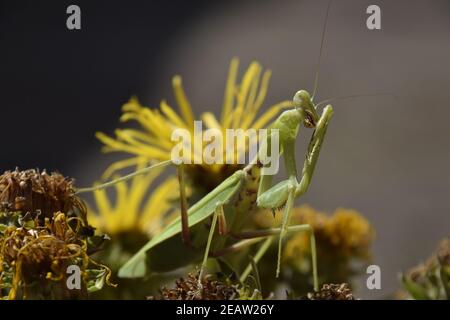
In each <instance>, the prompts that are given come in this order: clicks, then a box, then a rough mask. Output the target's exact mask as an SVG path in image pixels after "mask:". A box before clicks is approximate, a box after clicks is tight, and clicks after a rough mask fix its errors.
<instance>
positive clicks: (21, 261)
mask: <svg viewBox="0 0 450 320" xmlns="http://www.w3.org/2000/svg"><path fill="white" fill-rule="evenodd" d="M94 230H95V229H94V228H92V227H91V226H90V225H89V224H88V222H87V220H86V207H85V205H84V203H83V202H82V201H81V199H79V198H78V197H76V196H75V189H74V187H73V180H72V179H69V178H65V177H64V176H62V175H61V174H59V173H52V174H50V175H49V174H47V173H46V172H45V171H43V172H42V173H41V172H39V171H38V170H25V171H19V170H15V171H7V172H5V173H4V174H2V175H0V297H6V298H8V299H73V298H82V297H86V295H87V292H88V291H95V290H98V289H100V288H101V287H102V285H103V283H104V282H106V283H108V284H109V277H110V274H111V272H110V270H109V268H107V267H106V266H103V265H101V264H99V263H97V262H95V261H93V260H92V259H91V257H90V255H91V254H92V253H93V252H95V251H96V250H98V248H99V245H100V244H101V243H102V242H103V240H104V239H105V238H104V237H103V236H96V235H94ZM69 266H78V268H79V270H80V272H81V275H80V276H81V278H82V279H80V280H82V281H81V282H82V284H81V288H79V289H77V290H70V289H69V288H68V285H67V279H68V276H70V273H69V274H68V273H67V270H68V267H69Z"/></svg>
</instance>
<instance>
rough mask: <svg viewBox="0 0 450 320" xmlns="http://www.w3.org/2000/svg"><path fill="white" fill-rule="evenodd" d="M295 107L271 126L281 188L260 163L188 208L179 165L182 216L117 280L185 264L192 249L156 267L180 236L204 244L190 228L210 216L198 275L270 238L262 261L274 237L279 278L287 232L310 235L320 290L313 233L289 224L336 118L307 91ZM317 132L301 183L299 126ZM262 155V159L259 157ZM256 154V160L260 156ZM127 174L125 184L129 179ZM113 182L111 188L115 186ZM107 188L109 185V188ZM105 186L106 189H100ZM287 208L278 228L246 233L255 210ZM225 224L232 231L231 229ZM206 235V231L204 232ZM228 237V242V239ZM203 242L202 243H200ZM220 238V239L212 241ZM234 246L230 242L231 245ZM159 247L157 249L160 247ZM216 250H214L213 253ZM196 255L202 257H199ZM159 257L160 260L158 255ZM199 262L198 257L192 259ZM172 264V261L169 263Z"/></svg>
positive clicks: (298, 96) (193, 243)
mask: <svg viewBox="0 0 450 320" xmlns="http://www.w3.org/2000/svg"><path fill="white" fill-rule="evenodd" d="M293 102H294V106H295V107H294V108H293V109H291V110H286V111H284V112H283V113H282V114H281V115H280V116H279V117H278V118H277V119H276V120H275V121H274V122H273V124H272V125H271V126H270V127H269V129H270V131H274V130H278V132H279V140H280V141H279V145H280V149H281V154H282V156H283V158H284V163H285V167H286V171H287V173H288V177H287V179H285V180H282V181H281V182H279V183H278V184H275V185H273V186H272V176H271V175H264V174H263V175H261V169H262V164H261V163H260V162H259V161H258V159H256V161H252V162H251V163H250V164H249V165H247V166H246V167H245V168H243V169H241V170H238V171H236V172H235V173H234V174H232V175H231V176H230V177H228V178H227V179H226V180H224V181H223V182H222V183H221V184H219V185H218V186H217V187H216V188H215V189H213V190H212V191H211V192H210V193H209V194H207V195H206V196H205V197H203V198H202V199H201V200H199V201H198V202H197V203H195V204H194V205H193V206H191V207H190V208H189V209H187V206H186V198H185V194H184V192H183V190H184V176H183V171H182V165H179V166H178V177H179V181H180V185H181V188H180V190H181V194H180V198H181V209H182V210H181V212H182V214H181V217H179V218H178V219H176V220H175V221H173V222H172V223H171V224H170V225H168V226H167V227H166V228H165V229H164V230H163V231H162V232H161V233H160V234H159V235H157V236H155V237H154V238H152V239H151V240H150V242H148V243H147V244H146V245H145V246H144V247H143V248H142V249H141V250H140V251H139V252H138V253H136V254H135V255H134V256H133V257H132V258H131V259H130V260H129V261H128V262H127V263H126V264H125V265H124V266H123V267H122V268H121V269H120V270H119V277H126V278H128V277H131V278H135V277H143V276H144V275H145V274H146V272H147V270H146V269H147V264H148V265H149V267H150V269H153V270H164V269H171V268H175V267H177V266H178V264H179V263H180V262H181V261H182V260H183V258H184V257H183V256H184V255H185V254H186V253H189V251H190V250H179V251H177V253H178V252H179V253H180V254H179V256H178V257H174V258H176V259H175V260H177V261H176V263H175V264H173V265H170V263H169V265H165V266H161V265H158V263H159V262H160V261H164V260H166V259H165V258H166V257H165V258H163V259H162V258H159V259H158V258H156V256H157V255H158V254H159V255H161V254H162V255H168V254H170V251H168V250H170V249H171V247H170V244H171V242H172V243H173V240H174V239H176V240H175V241H177V243H179V242H178V241H179V239H178V237H177V236H179V235H181V236H182V239H183V241H184V242H185V243H189V244H190V245H189V246H190V247H191V248H192V247H193V248H196V247H198V246H201V245H202V243H204V237H201V235H203V236H204V235H205V232H204V231H203V230H199V231H197V233H200V238H199V237H198V236H197V239H192V240H191V239H190V233H191V232H190V229H191V228H195V227H197V230H198V226H199V225H200V224H201V222H204V221H205V220H206V219H207V218H209V217H211V216H212V222H211V226H210V231H209V234H208V238H207V243H206V249H205V253H204V256H203V263H202V268H201V270H200V274H202V273H203V270H204V268H205V267H206V261H207V258H208V257H209V256H213V257H221V256H223V255H226V254H228V253H230V252H235V251H237V250H239V249H241V248H243V247H246V246H249V245H252V244H255V243H257V242H260V241H262V240H266V241H265V242H264V243H263V245H262V246H261V248H260V250H259V251H258V252H257V254H256V256H255V260H256V261H258V260H259V259H260V258H261V257H262V255H263V254H264V251H265V250H267V248H268V247H269V245H270V243H271V242H272V241H273V238H274V237H276V236H278V237H279V240H278V262H277V276H278V274H279V272H280V259H281V249H282V242H283V239H284V237H285V236H286V235H287V234H288V233H293V232H308V233H309V235H310V246H311V259H312V269H313V279H314V289H315V290H318V286H319V284H318V275H317V258H316V247H315V239H314V233H313V230H312V229H311V227H310V226H309V225H289V219H290V213H291V210H292V207H293V204H294V200H295V199H296V198H298V197H300V196H301V195H303V194H304V193H305V192H306V191H307V189H308V187H309V185H310V183H311V179H312V176H313V173H314V169H315V167H316V163H317V160H318V157H319V153H320V150H321V147H322V144H323V141H324V138H325V134H326V131H327V127H328V124H329V122H330V119H331V117H332V115H333V108H332V106H331V105H327V106H326V107H325V108H324V109H323V111H322V114H321V115H319V113H318V111H317V109H316V105H314V103H313V101H312V99H311V97H310V95H309V93H308V92H307V91H305V90H300V91H298V92H297V93H296V94H295V96H294V98H293ZM302 125H303V126H305V127H306V128H314V133H313V134H312V137H311V140H310V143H309V146H308V151H307V155H306V159H305V161H304V165H303V169H302V171H301V175H300V180H298V174H297V167H296V159H295V142H296V138H297V135H298V133H299V129H300V127H301V126H302ZM258 156H259V155H258ZM258 156H257V157H258ZM170 164H171V161H170V160H169V161H165V162H160V163H158V164H155V165H152V166H149V167H147V168H145V169H142V170H140V171H137V172H135V173H132V174H131V175H133V176H134V175H136V174H142V173H144V171H145V172H147V171H148V170H151V169H153V168H156V167H160V166H167V165H170ZM131 175H129V176H124V177H123V178H121V180H126V179H128V178H129V177H130V176H131ZM116 182H117V181H112V182H109V183H107V184H112V183H116ZM106 186H107V185H106ZM100 187H105V185H102V186H98V187H97V188H100ZM281 207H283V208H284V209H283V220H282V225H281V227H280V228H271V229H261V230H253V231H248V230H243V227H244V226H245V220H246V219H248V217H249V215H250V214H251V213H252V212H257V209H258V208H266V209H273V210H275V209H278V208H281ZM216 224H218V233H219V237H216V239H215V238H214V233H215V229H216ZM227 225H230V226H231V228H229V229H227ZM202 231H203V232H202ZM227 238H228V239H227ZM199 239H200V240H199ZM230 239H231V241H229V240H230ZM214 240H216V241H214ZM230 242H231V244H230ZM158 247H159V248H158ZM212 248H213V250H211V249H212ZM197 256H198V255H197ZM160 257H161V256H160ZM192 257H194V258H195V254H194V255H192ZM169 260H170V259H169ZM249 272H250V269H249V268H247V269H246V270H245V271H244V272H243V273H242V274H241V281H243V280H245V278H246V277H247V276H248V274H249Z"/></svg>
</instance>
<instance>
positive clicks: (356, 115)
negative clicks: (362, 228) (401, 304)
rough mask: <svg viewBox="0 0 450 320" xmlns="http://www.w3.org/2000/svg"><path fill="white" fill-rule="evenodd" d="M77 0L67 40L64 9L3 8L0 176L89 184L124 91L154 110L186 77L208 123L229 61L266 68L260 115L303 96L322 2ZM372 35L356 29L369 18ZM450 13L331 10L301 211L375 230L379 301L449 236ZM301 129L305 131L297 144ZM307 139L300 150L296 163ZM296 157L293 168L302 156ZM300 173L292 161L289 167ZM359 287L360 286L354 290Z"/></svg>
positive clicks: (351, 5) (443, 5) (437, 6)
mask: <svg viewBox="0 0 450 320" xmlns="http://www.w3.org/2000/svg"><path fill="white" fill-rule="evenodd" d="M119 3H120V2H118V3H115V4H111V3H108V2H106V1H98V2H97V1H96V2H95V3H92V2H83V1H80V2H79V3H78V4H79V5H80V7H81V9H82V30H81V31H79V32H78V33H77V32H69V31H67V29H65V19H66V15H65V8H66V7H67V6H68V5H69V4H71V3H69V2H67V3H66V2H64V1H59V2H58V3H57V4H54V3H51V2H45V4H44V2H43V3H41V4H39V5H38V4H35V3H32V2H31V1H29V2H27V1H22V2H21V1H16V2H12V1H11V2H0V43H1V50H0V67H1V70H2V71H1V72H0V93H1V99H2V107H1V109H0V110H1V113H0V115H1V122H2V128H3V130H2V132H3V139H2V151H1V153H0V165H1V168H2V169H5V170H6V169H10V168H13V167H14V166H16V165H19V166H20V167H22V168H25V167H35V166H39V167H41V168H42V167H47V168H49V169H59V170H61V171H62V172H64V173H65V174H67V175H72V176H75V177H77V178H78V182H79V185H85V184H90V183H91V182H92V180H94V179H95V178H97V177H98V176H99V174H100V173H101V172H102V170H103V169H104V167H105V166H106V165H107V164H108V163H110V162H111V161H112V160H113V159H114V157H108V156H103V155H100V154H99V152H98V150H99V148H100V144H99V142H98V141H96V140H95V138H94V132H95V131H97V130H101V131H104V132H108V133H112V131H113V129H114V128H115V127H116V126H117V124H118V117H119V115H120V107H121V104H122V103H124V102H125V101H126V100H127V99H128V98H129V96H130V95H132V94H137V95H138V97H139V98H140V99H141V101H142V102H143V103H144V104H146V105H150V106H154V107H157V106H158V105H159V101H160V99H162V98H167V99H168V100H169V102H170V101H173V96H172V93H171V88H170V79H171V77H172V75H173V74H180V75H182V76H183V80H184V84H185V88H186V91H187V94H188V97H189V98H190V100H191V103H192V104H193V106H194V109H195V112H196V113H197V114H199V113H200V112H202V111H206V110H213V111H215V112H216V114H218V113H219V112H220V108H221V104H222V98H223V90H224V87H225V80H226V75H227V70H228V65H229V62H230V59H231V58H232V57H234V56H237V57H239V58H240V59H241V70H243V69H244V68H245V67H246V66H247V65H248V63H250V62H251V61H252V60H253V59H256V60H258V61H259V62H260V63H262V64H263V66H264V67H267V68H270V69H271V70H272V72H273V74H272V78H271V85H270V89H269V92H268V98H267V100H266V104H265V105H266V106H268V105H270V104H271V103H273V102H277V101H280V100H284V99H286V98H291V96H292V95H293V93H294V92H295V91H297V90H298V89H307V90H312V83H313V78H314V73H315V66H316V62H317V59H318V54H319V47H320V36H321V30H322V27H323V22H324V18H325V10H326V6H327V1H313V0H309V1H300V0H296V1H227V2H225V1H224V2H206V1H194V2H189V3H188V2H187V1H185V2H183V1H176V0H174V1H166V2H164V1H150V2H143V1H129V2H123V3H122V4H119ZM370 4H377V5H379V6H380V7H381V10H382V30H375V31H370V30H368V29H367V28H366V18H367V14H366V8H367V6H368V5H370ZM449 18H450V2H449V1H447V0H435V1H425V0H422V1H407V0H395V1H392V0H391V1H364V0H339V1H334V3H333V5H332V7H331V11H330V16H329V22H328V31H327V35H326V43H325V47H324V54H323V63H322V71H321V78H320V84H319V92H318V99H319V100H322V99H326V98H330V97H336V96H343V95H351V94H360V93H369V92H370V93H377V92H392V93H394V94H395V97H391V96H380V97H365V98H357V99H352V100H345V101H336V102H335V103H333V105H334V108H335V116H334V118H333V120H332V123H331V126H330V128H329V131H328V136H327V139H326V142H325V144H324V147H323V151H322V153H321V156H320V160H319V163H318V168H317V171H316V174H315V177H314V179H313V184H312V186H311V188H310V190H309V192H308V194H307V195H306V196H305V197H304V198H303V199H301V201H299V203H302V202H307V203H309V204H311V205H313V206H314V207H316V208H318V209H321V210H328V211H332V210H334V209H335V208H336V207H349V208H354V209H357V210H359V211H360V212H362V213H363V214H364V215H365V216H366V217H367V218H368V219H369V220H370V221H371V222H372V224H373V225H374V227H375V229H376V231H377V239H376V242H375V246H374V252H375V261H374V262H375V263H376V264H378V265H380V267H381V270H382V290H380V291H377V290H374V291H368V290H367V289H364V286H363V287H361V290H362V291H361V292H362V297H364V298H369V299H371V298H381V297H385V296H387V295H389V294H391V293H393V292H394V291H395V290H396V289H397V288H398V287H399V283H398V281H397V278H398V274H399V272H400V271H401V270H406V269H408V268H409V267H411V266H413V265H416V264H417V263H419V262H421V261H422V260H424V259H425V258H427V257H428V255H429V254H430V253H431V251H432V250H433V249H434V248H435V246H436V245H437V243H438V241H439V239H441V238H443V237H445V236H447V235H449V231H450V230H449V229H450V202H449V195H450V194H449V191H450V169H449V168H448V164H449V162H450V148H449V147H450V142H449V136H450V125H449V123H448V121H449V118H450V61H449V60H448V59H449V56H450V41H449V40H450V19H449ZM303 133H305V131H304V132H303ZM307 139H308V138H307V137H306V135H303V137H302V139H300V141H299V145H298V148H299V157H300V156H302V152H303V150H304V149H305V148H306V144H307ZM299 159H301V158H299ZM299 163H301V161H299ZM361 284H364V281H361Z"/></svg>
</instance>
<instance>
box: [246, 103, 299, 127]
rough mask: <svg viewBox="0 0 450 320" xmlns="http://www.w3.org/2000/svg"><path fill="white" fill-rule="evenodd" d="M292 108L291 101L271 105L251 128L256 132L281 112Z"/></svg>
mask: <svg viewBox="0 0 450 320" xmlns="http://www.w3.org/2000/svg"><path fill="white" fill-rule="evenodd" d="M293 107H294V103H293V102H292V101H291V100H286V101H282V102H280V103H277V104H275V105H273V106H272V107H270V108H269V110H267V111H266V112H264V113H263V114H262V116H261V117H260V118H259V119H258V120H257V121H256V122H255V123H254V124H253V125H252V128H253V129H256V130H258V129H261V128H264V127H265V126H266V125H267V124H268V123H269V122H270V121H271V120H272V119H273V118H275V117H276V116H277V114H278V113H279V112H280V111H281V110H283V109H287V108H293Z"/></svg>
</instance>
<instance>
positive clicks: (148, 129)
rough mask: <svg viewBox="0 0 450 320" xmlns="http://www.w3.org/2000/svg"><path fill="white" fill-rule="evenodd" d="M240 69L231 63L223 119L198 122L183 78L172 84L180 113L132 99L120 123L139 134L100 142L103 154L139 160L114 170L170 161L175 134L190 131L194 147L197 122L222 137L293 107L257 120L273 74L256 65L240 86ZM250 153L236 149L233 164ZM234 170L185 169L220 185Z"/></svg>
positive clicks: (121, 133)
mask: <svg viewBox="0 0 450 320" xmlns="http://www.w3.org/2000/svg"><path fill="white" fill-rule="evenodd" d="M238 65H239V62H238V59H233V60H232V61H231V64H230V69H229V74H228V79H227V83H226V88H225V95H224V101H223V106H222V112H221V116H220V118H216V116H215V115H214V114H212V113H211V112H205V113H203V114H201V116H200V118H199V119H196V117H195V116H194V113H193V111H192V108H191V103H190V102H189V100H188V99H187V97H186V94H185V91H184V89H183V86H182V81H181V77H180V76H174V77H173V80H172V86H173V90H174V95H175V100H176V103H177V106H178V113H177V112H176V111H175V110H174V109H173V108H172V107H170V106H169V105H168V103H167V102H166V101H165V100H163V101H161V104H160V109H159V110H158V109H150V108H148V107H144V106H142V105H141V104H140V103H139V101H138V100H137V99H136V98H135V97H133V98H131V99H130V101H129V102H128V103H126V104H125V105H124V106H123V107H122V111H123V115H122V117H121V118H120V120H121V122H127V121H130V120H134V121H137V122H138V124H139V125H140V128H139V129H129V128H127V129H117V130H116V131H115V137H110V136H108V135H106V134H104V133H101V132H98V133H97V134H96V136H97V138H98V139H99V140H100V141H101V142H102V143H103V144H104V145H105V146H104V148H103V151H105V152H113V151H120V152H126V153H129V154H132V155H134V156H136V158H132V159H127V160H125V161H119V162H117V163H116V164H115V165H114V169H115V170H118V169H121V168H124V167H127V166H130V165H133V164H134V163H136V161H137V158H139V157H143V158H145V159H147V160H157V161H164V160H169V159H170V157H171V151H172V148H173V147H174V146H175V145H176V144H177V143H176V142H174V141H172V140H171V135H172V132H173V130H174V129H178V128H179V129H186V130H187V131H188V132H190V134H191V141H194V120H202V121H203V123H204V124H205V126H206V127H207V129H218V130H220V131H221V132H223V133H224V132H225V130H226V129H238V128H240V129H243V130H246V129H249V128H252V129H261V128H264V127H265V126H266V125H267V124H268V123H269V122H270V121H271V120H272V119H273V118H274V117H275V116H276V115H277V114H278V113H279V112H280V111H281V110H282V109H284V108H289V107H292V106H293V104H292V102H291V101H282V102H280V103H277V104H275V105H272V106H271V107H269V108H268V109H267V111H265V112H264V113H262V115H261V116H259V117H258V116H257V115H258V113H259V111H260V109H261V107H262V104H263V102H264V100H265V97H266V94H267V89H268V85H269V78H270V75H271V73H270V71H264V72H263V70H262V67H261V66H260V64H259V63H257V62H252V63H251V64H250V66H249V67H248V69H247V71H246V72H245V74H244V75H243V77H242V79H241V81H240V82H238V81H237V74H238ZM205 147H206V144H205V143H203V145H202V146H198V145H197V146H196V145H195V144H194V148H193V150H192V155H191V158H192V159H198V158H199V157H202V155H203V150H204V149H203V148H205ZM247 149H248V145H246V146H245V148H243V149H242V148H241V149H238V148H235V155H233V156H234V157H235V159H238V158H237V157H241V156H242V155H244V156H245V154H246V152H247ZM227 156H228V155H227ZM192 167H195V169H194V170H196V172H194V173H193V172H192V170H193V168H192ZM236 169H237V166H236V165H229V164H228V165H227V164H212V165H208V164H202V165H195V166H194V165H193V166H188V168H187V170H188V172H189V173H190V177H191V178H192V179H193V180H195V179H196V178H200V179H201V180H204V177H205V176H208V180H212V181H213V184H214V183H217V182H220V181H221V180H223V178H225V177H226V176H227V175H229V174H230V173H232V172H233V171H235V170H236ZM202 182H204V181H202Z"/></svg>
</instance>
